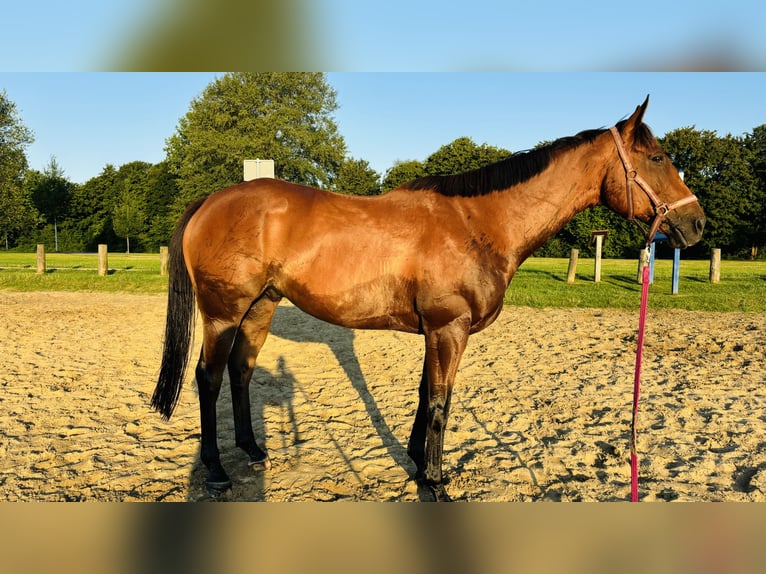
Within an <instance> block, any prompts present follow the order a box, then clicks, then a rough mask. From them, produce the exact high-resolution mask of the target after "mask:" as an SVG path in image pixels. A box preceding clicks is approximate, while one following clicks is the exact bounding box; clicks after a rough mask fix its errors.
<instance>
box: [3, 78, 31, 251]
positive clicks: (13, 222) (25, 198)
mask: <svg viewBox="0 0 766 574" xmlns="http://www.w3.org/2000/svg"><path fill="white" fill-rule="evenodd" d="M32 142H34V136H33V134H32V131H31V130H30V129H29V128H27V127H26V126H25V125H24V124H23V123H22V121H21V119H20V118H19V115H18V112H17V110H16V104H14V103H13V102H12V101H11V100H10V99H9V98H8V95H7V93H6V91H5V90H3V91H2V92H0V232H2V234H3V239H4V241H5V247H6V249H7V248H8V246H9V241H10V238H11V237H15V236H16V235H17V234H18V233H20V232H21V231H23V230H24V228H25V227H27V226H32V225H34V224H35V223H36V221H37V219H38V214H37V211H36V209H35V208H34V205H33V203H32V198H31V197H30V195H29V193H28V188H25V187H24V185H23V180H24V174H25V172H26V170H27V156H26V148H27V146H29V145H30V144H31V143H32Z"/></svg>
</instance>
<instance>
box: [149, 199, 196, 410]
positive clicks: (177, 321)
mask: <svg viewBox="0 0 766 574" xmlns="http://www.w3.org/2000/svg"><path fill="white" fill-rule="evenodd" d="M204 201H205V200H204V199H201V200H199V201H196V202H194V203H193V204H191V205H190V206H189V207H188V208H187V209H186V211H185V212H184V214H183V216H182V217H181V220H180V221H179V222H178V226H177V227H176V230H175V232H174V233H173V239H172V240H171V242H170V248H169V250H168V255H169V259H168V275H169V281H168V310H167V318H166V319H165V342H164V346H163V349H162V365H161V366H160V374H159V378H158V380H157V386H156V387H155V388H154V394H153V395H152V403H151V404H152V407H153V408H154V409H155V410H156V411H158V412H159V413H160V414H161V415H162V417H163V418H164V419H165V420H168V419H169V418H170V415H172V414H173V409H175V407H176V403H178V398H179V397H180V396H181V387H182V386H183V382H184V375H185V374H186V367H187V365H188V364H189V350H190V347H191V342H192V335H193V334H194V289H193V287H192V283H191V279H190V278H189V273H188V272H187V270H186V263H185V261H184V252H183V237H184V231H185V230H186V225H187V224H188V223H189V220H190V219H191V218H192V216H193V215H194V214H195V213H196V212H197V210H198V209H199V208H200V207H201V206H202V204H203V202H204Z"/></svg>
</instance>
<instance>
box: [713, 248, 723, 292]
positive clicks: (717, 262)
mask: <svg viewBox="0 0 766 574" xmlns="http://www.w3.org/2000/svg"><path fill="white" fill-rule="evenodd" d="M720 281H721V250H720V249H719V248H717V247H714V248H713V249H712V251H711V252H710V282H711V283H720Z"/></svg>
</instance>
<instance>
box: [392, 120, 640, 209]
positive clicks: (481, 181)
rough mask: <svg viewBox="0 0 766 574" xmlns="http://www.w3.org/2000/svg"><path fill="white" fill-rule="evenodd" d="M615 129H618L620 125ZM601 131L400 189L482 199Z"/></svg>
mask: <svg viewBox="0 0 766 574" xmlns="http://www.w3.org/2000/svg"><path fill="white" fill-rule="evenodd" d="M621 123H622V122H621ZM617 125H618V127H619V126H620V124H617ZM605 131H606V130H605V129H603V128H602V129H595V130H586V131H583V132H580V133H578V134H577V135H574V136H567V137H563V138H560V139H557V140H556V141H554V142H552V143H549V144H547V145H544V146H542V147H539V148H537V149H533V150H527V151H520V152H516V153H514V154H513V155H511V156H509V157H507V158H505V159H503V160H500V161H498V162H496V163H491V164H489V165H486V166H484V167H480V168H479V169H474V170H471V171H466V172H463V173H458V174H455V175H431V176H425V177H420V178H418V179H415V180H413V181H411V182H409V183H405V184H403V185H402V187H403V188H404V189H410V190H432V191H435V192H436V193H440V194H442V195H448V196H463V197H473V196H478V195H486V194H488V193H492V192H493V191H500V190H503V189H508V188H509V187H511V186H513V185H517V184H519V183H522V182H524V181H527V180H528V179H530V178H532V177H534V176H535V175H537V174H539V173H541V172H542V171H543V170H545V168H547V167H548V165H550V163H551V160H552V159H553V158H555V157H556V156H557V155H558V154H560V153H561V152H563V151H565V150H568V149H572V148H575V147H577V146H579V145H582V144H585V143H590V142H592V141H593V140H594V139H595V138H596V137H598V136H599V135H601V134H602V133H604V132H605ZM638 132H639V133H640V135H639V139H640V140H647V141H648V139H651V140H652V141H653V140H654V137H653V136H652V134H651V132H650V131H649V128H648V127H646V126H645V125H644V124H641V128H640V129H639V130H638ZM644 132H645V133H644Z"/></svg>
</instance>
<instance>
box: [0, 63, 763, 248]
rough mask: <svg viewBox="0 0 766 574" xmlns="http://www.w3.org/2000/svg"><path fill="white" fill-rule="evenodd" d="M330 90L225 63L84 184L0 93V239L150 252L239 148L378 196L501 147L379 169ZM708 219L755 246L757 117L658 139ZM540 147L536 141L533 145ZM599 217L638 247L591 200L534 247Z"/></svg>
mask: <svg viewBox="0 0 766 574" xmlns="http://www.w3.org/2000/svg"><path fill="white" fill-rule="evenodd" d="M337 107H338V105H337V101H336V94H335V92H334V90H333V89H332V87H331V86H330V85H329V84H328V83H327V81H326V78H325V76H324V74H320V73H306V74H304V73H231V74H226V75H224V76H222V77H220V78H217V79H216V80H214V81H213V82H211V83H210V84H209V85H208V86H207V87H206V88H205V90H204V91H203V92H202V94H201V95H200V96H198V97H197V98H195V99H194V100H193V101H192V102H191V104H190V106H189V111H188V112H187V113H186V115H185V116H183V117H182V118H181V119H180V120H179V123H178V126H177V128H176V131H175V133H173V134H172V135H171V136H170V137H169V138H168V139H167V140H166V142H165V143H166V145H165V151H166V156H165V158H164V159H163V161H161V162H159V163H157V164H150V163H146V162H142V161H134V162H130V163H127V164H124V165H121V166H114V165H106V166H105V167H104V168H103V169H102V171H101V173H99V174H98V175H96V176H95V177H93V178H91V179H89V180H88V181H87V182H85V183H83V184H75V183H73V182H71V181H69V180H68V179H67V177H66V175H65V173H64V170H63V169H62V168H61V166H59V165H58V163H57V161H56V160H55V158H51V160H50V163H49V164H48V165H47V166H46V167H45V168H44V169H43V171H37V170H34V169H30V168H29V167H28V165H27V159H26V155H25V150H26V147H27V146H28V145H30V144H31V143H32V142H33V141H34V135H33V134H32V132H31V131H30V130H29V129H28V128H26V127H25V126H24V123H23V120H22V118H20V117H19V115H18V112H17V110H16V107H15V104H14V103H13V102H12V101H11V100H10V98H9V97H8V95H7V94H6V93H5V91H3V92H0V234H1V235H0V240H2V242H3V246H4V247H5V249H16V250H33V249H34V246H35V245H36V244H37V243H45V244H46V245H48V246H51V247H52V248H53V249H55V250H58V251H68V252H80V251H95V250H96V248H97V245H98V244H101V243H104V244H107V245H108V246H109V249H110V250H112V251H157V250H158V249H159V247H160V246H161V245H167V243H168V241H169V238H170V236H171V234H172V231H173V228H174V226H175V222H176V220H177V219H178V217H179V216H180V214H181V213H182V211H183V209H184V207H185V206H186V205H187V204H188V203H189V202H190V201H192V200H194V199H197V198H199V197H203V196H205V195H208V194H209V193H211V192H213V191H215V190H218V189H221V188H223V187H226V186H228V185H232V184H235V183H239V182H241V181H242V162H243V160H244V159H254V158H268V159H273V160H274V163H275V176H276V177H278V178H280V179H285V180H287V181H292V182H296V183H301V184H305V185H312V186H318V187H323V188H325V189H330V190H333V191H336V192H339V193H348V194H356V195H376V194H380V193H385V192H386V191H388V190H390V189H393V188H395V187H397V186H398V185H400V184H402V183H405V182H407V181H410V180H412V179H415V178H417V177H421V176H424V175H446V174H452V173H459V172H462V171H466V170H470V169H475V168H478V167H481V166H483V165H486V164H488V163H492V162H495V161H499V160H501V159H503V158H505V157H507V156H508V155H510V154H511V151H510V150H506V149H502V148H498V147H494V146H492V145H489V144H486V143H484V144H477V143H475V142H474V141H473V140H472V139H471V138H469V137H460V138H457V139H456V140H454V141H452V142H450V143H448V144H445V145H444V146H442V147H440V148H439V149H438V150H436V151H434V152H433V153H432V154H431V155H430V156H428V157H427V158H426V159H425V160H422V161H421V160H407V161H398V162H396V163H395V164H394V165H393V166H391V167H390V168H389V169H388V170H387V171H386V173H384V174H379V173H377V172H376V171H375V170H373V169H372V168H371V167H370V165H369V163H368V162H367V161H365V160H363V159H357V158H353V157H350V156H348V154H347V151H346V146H345V142H344V139H343V137H342V135H341V134H340V133H339V131H338V127H337V125H336V123H335V121H334V118H333V112H334V111H335V110H336V109H337ZM658 139H659V141H660V143H661V144H662V146H663V148H664V149H665V151H666V152H667V153H668V155H669V156H670V158H671V160H672V161H673V163H674V165H675V166H676V167H678V168H679V169H680V170H682V171H683V172H684V175H685V181H686V183H687V185H688V186H689V187H690V188H691V189H692V190H693V191H694V193H696V195H697V196H698V197H699V200H700V204H701V205H702V208H703V209H704V210H705V213H706V215H707V217H708V223H707V227H706V230H705V233H704V235H703V240H702V242H701V243H700V244H698V245H696V246H694V247H692V248H691V249H690V250H689V252H687V254H686V255H685V257H707V256H708V255H709V252H710V249H711V248H713V247H718V248H721V249H722V251H723V253H724V254H725V255H726V256H728V257H732V258H756V257H764V252H763V249H762V248H763V246H764V244H766V124H764V125H761V126H757V127H755V128H754V129H753V130H752V132H750V133H746V134H743V135H741V136H733V135H725V136H720V135H718V134H717V133H715V132H712V131H705V130H697V129H695V128H694V127H683V128H679V129H676V130H673V131H671V132H669V133H667V134H665V135H664V136H662V137H660V138H658ZM539 145H542V143H541V144H539ZM594 229H608V230H609V236H608V239H607V241H606V243H605V245H604V255H605V256H607V257H635V256H636V253H637V249H638V248H639V247H640V246H641V245H642V244H643V238H642V236H641V233H640V231H639V230H638V229H637V227H636V226H634V225H633V224H631V223H629V222H627V221H625V219H624V218H622V217H620V216H617V215H615V214H614V213H612V212H611V211H609V210H608V209H606V208H601V207H597V208H594V209H590V210H587V211H585V212H583V213H580V214H579V215H577V216H576V217H575V218H574V219H573V220H572V221H571V222H570V223H569V224H568V225H567V226H566V227H565V228H564V229H563V230H562V231H560V232H559V233H558V234H557V235H556V236H555V237H553V238H552V239H551V240H550V241H549V242H548V243H547V244H546V245H545V246H543V247H542V248H541V249H540V250H539V251H538V252H537V255H540V256H554V257H565V256H568V254H569V251H570V249H572V248H578V249H580V250H584V251H585V252H587V250H588V245H589V243H590V233H591V231H592V230H594Z"/></svg>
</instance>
